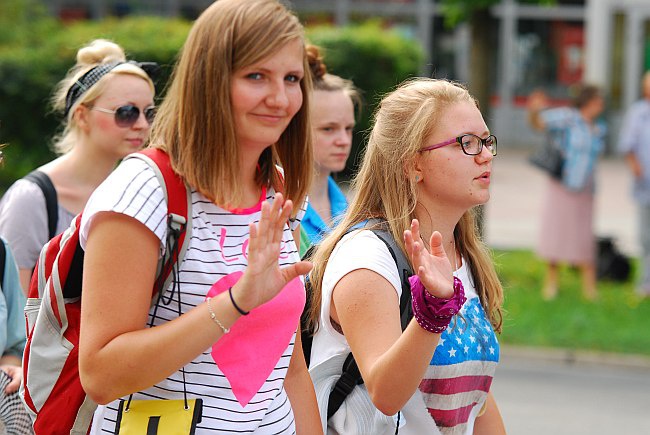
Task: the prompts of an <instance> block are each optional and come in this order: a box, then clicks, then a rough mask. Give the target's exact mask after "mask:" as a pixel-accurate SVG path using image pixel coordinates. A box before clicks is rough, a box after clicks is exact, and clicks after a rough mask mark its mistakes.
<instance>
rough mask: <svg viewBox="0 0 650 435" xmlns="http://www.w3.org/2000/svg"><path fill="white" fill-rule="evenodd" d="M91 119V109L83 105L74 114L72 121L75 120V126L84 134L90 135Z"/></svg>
mask: <svg viewBox="0 0 650 435" xmlns="http://www.w3.org/2000/svg"><path fill="white" fill-rule="evenodd" d="M89 117H90V109H89V108H88V107H86V106H84V105H83V104H80V105H78V106H77V108H76V109H75V111H74V113H73V114H72V119H74V122H75V124H76V125H77V127H78V128H79V129H80V130H81V131H83V132H84V133H88V131H89V130H90V120H89Z"/></svg>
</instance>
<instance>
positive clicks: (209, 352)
mask: <svg viewBox="0 0 650 435" xmlns="http://www.w3.org/2000/svg"><path fill="white" fill-rule="evenodd" d="M306 71H307V62H306V55H305V47H304V37H303V29H302V26H301V25H300V23H299V22H298V20H297V18H296V17H295V16H294V15H293V14H291V13H290V12H289V11H288V10H287V9H286V8H285V7H284V6H282V5H281V4H280V3H279V2H277V1H276V0H220V1H217V2H214V3H213V4H212V5H211V6H210V7H208V9H206V10H205V12H204V13H203V14H202V15H201V16H200V17H199V19H198V20H197V21H196V22H195V24H194V26H193V28H192V30H191V31H190V34H189V36H188V39H187V41H186V43H185V46H184V48H183V50H182V53H181V55H180V58H179V60H178V63H177V65H176V68H175V71H174V74H173V78H172V83H171V86H170V87H169V90H168V92H167V96H166V98H165V100H164V102H163V103H162V104H161V106H160V110H159V112H158V115H157V118H156V120H155V122H154V127H153V130H152V133H153V136H152V140H151V143H152V146H154V147H157V148H160V149H162V150H164V151H165V152H167V153H168V155H169V156H170V160H171V164H172V167H173V168H174V170H175V171H176V172H177V173H178V174H179V175H180V176H181V177H182V178H183V179H184V181H185V182H186V183H187V185H188V186H189V188H190V191H191V212H190V213H191V233H190V234H191V239H190V241H189V246H188V248H187V251H186V253H185V256H184V258H183V261H182V263H181V264H180V266H179V275H178V279H177V291H178V292H179V293H180V295H179V293H176V294H174V293H173V291H172V286H171V285H170V288H168V289H167V291H166V292H165V293H164V294H163V297H164V298H172V295H173V298H172V300H173V302H172V303H171V304H170V305H168V306H166V305H164V304H163V303H161V304H160V306H159V308H158V311H157V313H156V316H155V318H152V312H153V309H152V308H151V288H152V285H153V282H154V279H155V275H156V264H157V262H158V259H159V257H160V256H161V255H162V254H163V251H164V250H165V240H166V236H167V234H166V232H167V228H166V222H165V220H166V216H167V204H166V201H165V199H164V193H163V190H162V188H161V186H160V184H159V182H158V181H157V178H156V176H155V174H154V173H153V172H152V170H151V169H150V168H149V167H148V166H147V165H146V164H144V163H143V162H140V161H139V160H138V159H129V160H127V161H126V162H124V163H123V164H122V165H120V166H119V167H118V168H117V169H116V171H115V172H114V173H113V174H112V175H111V176H110V177H109V179H108V180H106V182H105V183H103V184H102V185H101V186H100V187H99V189H98V190H97V191H96V192H95V193H94V194H93V196H92V198H91V200H90V201H89V204H88V206H87V207H86V210H85V213H84V220H83V222H82V224H81V225H82V229H81V239H82V246H83V247H84V249H85V272H84V273H85V274H84V289H83V292H84V299H83V310H82V320H81V325H82V327H81V338H80V355H79V359H80V376H81V380H82V383H83V386H84V389H85V390H86V392H87V393H88V394H89V395H90V397H92V398H93V399H94V400H95V401H96V402H97V403H99V404H101V405H102V406H100V407H99V408H98V409H97V411H96V412H95V417H94V420H93V427H92V431H91V433H114V430H115V426H116V420H117V407H118V399H119V398H126V397H128V396H129V395H131V394H133V399H134V400H149V399H182V398H183V395H184V394H183V391H184V389H186V390H187V396H188V398H201V399H202V400H203V413H202V419H201V421H200V422H199V423H198V424H197V427H196V432H195V433H196V434H208V433H209V434H218V433H260V434H293V433H314V428H318V422H317V421H318V411H317V407H316V401H315V396H314V392H313V386H312V384H311V382H310V378H309V375H308V373H307V370H306V367H305V363H304V359H303V357H302V352H301V344H300V334H298V335H296V329H297V327H298V322H299V317H300V314H301V312H302V309H303V306H304V302H305V292H304V284H303V279H302V277H301V275H303V274H305V273H307V272H308V271H309V269H310V267H311V265H310V264H309V263H306V262H300V259H299V255H298V246H297V244H296V242H295V240H298V238H297V237H296V238H294V235H296V234H298V231H299V229H300V219H301V217H302V216H303V214H304V208H305V205H304V198H305V194H306V190H307V188H308V185H309V181H310V180H309V178H310V174H311V173H312V167H311V162H312V155H311V142H310V133H309V123H308V111H307V107H308V104H307V103H308V102H307V99H308V97H309V90H310V86H311V82H310V80H309V76H308V74H306ZM280 167H281V168H280ZM280 191H281V192H280ZM292 200H293V201H292ZM178 298H180V301H178ZM177 305H178V306H179V307H180V308H177ZM178 309H180V311H181V314H180V315H179V314H178V312H177V310H178ZM149 322H152V323H153V326H154V327H152V328H147V327H146V326H145V325H147V324H148V323H149ZM318 432H319V429H316V433H318Z"/></svg>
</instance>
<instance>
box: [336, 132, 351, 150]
mask: <svg viewBox="0 0 650 435" xmlns="http://www.w3.org/2000/svg"><path fill="white" fill-rule="evenodd" d="M351 144H352V133H351V132H348V131H347V130H346V129H345V128H342V129H340V130H339V131H338V132H337V134H336V137H335V138H334V145H336V146H339V147H347V146H350V145H351Z"/></svg>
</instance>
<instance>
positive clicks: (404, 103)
mask: <svg viewBox="0 0 650 435" xmlns="http://www.w3.org/2000/svg"><path fill="white" fill-rule="evenodd" d="M458 102H471V103H473V104H476V101H475V99H474V98H473V97H472V96H471V95H470V94H469V92H468V91H467V89H465V88H464V87H463V86H461V85H459V84H456V83H452V82H449V81H446V80H435V79H426V78H417V79H411V80H408V81H406V82H404V83H402V84H401V85H400V86H399V87H398V88H397V89H396V90H394V91H393V92H391V93H389V94H388V95H387V96H385V97H384V98H383V99H382V101H381V103H380V104H379V106H378V107H377V110H376V111H375V114H374V120H373V125H374V126H373V128H372V131H371V133H370V137H369V139H368V146H367V148H366V151H365V154H364V156H363V162H362V164H361V168H360V170H359V172H358V174H357V175H356V176H355V178H354V179H353V181H352V190H353V191H355V192H356V193H355V196H354V199H353V200H352V203H351V204H350V208H349V209H348V211H347V213H346V215H345V217H344V218H343V220H342V222H341V223H340V224H339V225H338V226H337V227H336V228H335V229H334V230H333V231H332V232H331V233H330V234H329V235H328V236H326V237H325V238H324V239H323V241H322V242H321V243H320V245H319V246H318V248H317V249H316V251H315V252H314V254H313V256H312V261H313V262H314V268H313V270H312V271H311V273H310V276H309V279H310V282H311V285H312V288H313V292H312V301H311V307H310V310H309V314H308V315H309V325H310V327H311V328H313V329H314V330H315V329H316V328H317V327H318V320H319V316H320V309H321V304H322V285H323V275H324V273H325V269H326V268H327V262H328V260H329V257H330V255H331V253H332V251H333V250H334V247H335V246H336V244H337V243H338V241H339V240H340V239H341V237H342V236H343V235H344V234H345V233H346V232H347V231H348V230H349V229H350V228H352V227H353V226H354V225H356V224H359V223H361V222H364V221H366V220H367V219H371V218H381V219H383V220H385V221H386V222H387V223H388V227H389V229H390V232H391V234H392V235H393V237H394V238H395V241H396V242H397V244H398V245H399V247H400V249H402V251H404V252H405V253H406V249H405V245H404V239H403V234H404V230H406V229H408V228H410V224H411V220H412V219H413V218H415V207H416V205H417V194H416V187H415V181H414V180H412V179H411V177H408V176H407V170H406V168H409V167H411V166H412V165H413V164H414V162H415V160H416V157H417V155H418V150H419V149H420V148H421V147H422V146H423V144H424V143H425V139H426V138H427V137H429V136H430V135H431V134H432V133H433V131H434V130H435V128H436V124H437V120H438V119H439V117H440V115H441V114H442V113H443V112H444V111H445V110H446V108H448V107H449V106H450V105H452V104H455V103H458ZM454 240H455V243H456V246H457V247H458V250H459V252H460V253H461V255H462V256H463V258H464V259H465V261H466V262H467V265H468V267H469V269H470V271H471V276H473V278H474V287H475V288H476V292H477V293H478V296H479V298H480V301H481V304H482V305H483V307H484V308H485V310H486V312H487V314H488V317H489V319H490V322H491V323H492V325H493V326H494V328H495V330H496V331H497V332H500V331H501V323H502V312H501V305H502V303H503V289H502V287H501V283H500V282H499V279H498V277H497V274H496V271H495V270H494V266H493V265H492V260H491V256H490V253H489V251H488V250H487V247H486V246H485V245H484V243H483V242H482V241H481V239H480V237H479V234H478V230H477V227H476V220H475V212H474V210H473V209H470V210H468V211H467V212H465V213H464V214H463V216H462V217H461V219H460V221H459V222H458V224H457V225H456V228H455V229H454ZM407 257H408V255H407Z"/></svg>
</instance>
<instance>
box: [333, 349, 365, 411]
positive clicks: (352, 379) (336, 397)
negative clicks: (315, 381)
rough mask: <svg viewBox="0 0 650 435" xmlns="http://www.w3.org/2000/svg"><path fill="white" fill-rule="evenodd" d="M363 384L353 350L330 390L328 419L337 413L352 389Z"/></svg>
mask: <svg viewBox="0 0 650 435" xmlns="http://www.w3.org/2000/svg"><path fill="white" fill-rule="evenodd" d="M361 384H363V378H362V377H361V372H359V367H358V366H357V362H356V361H355V360H354V356H353V355H352V352H350V353H349V354H348V357H347V358H345V362H344V363H343V373H341V377H340V378H338V380H337V381H336V383H335V384H334V388H333V389H332V391H331V392H330V396H329V399H328V401H327V419H328V420H329V419H330V418H332V416H333V415H334V414H336V411H338V410H339V408H340V407H341V405H343V402H344V401H345V398H346V397H348V396H349V395H350V393H351V392H352V390H354V387H356V386H357V385H361Z"/></svg>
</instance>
